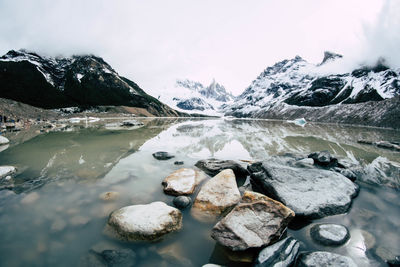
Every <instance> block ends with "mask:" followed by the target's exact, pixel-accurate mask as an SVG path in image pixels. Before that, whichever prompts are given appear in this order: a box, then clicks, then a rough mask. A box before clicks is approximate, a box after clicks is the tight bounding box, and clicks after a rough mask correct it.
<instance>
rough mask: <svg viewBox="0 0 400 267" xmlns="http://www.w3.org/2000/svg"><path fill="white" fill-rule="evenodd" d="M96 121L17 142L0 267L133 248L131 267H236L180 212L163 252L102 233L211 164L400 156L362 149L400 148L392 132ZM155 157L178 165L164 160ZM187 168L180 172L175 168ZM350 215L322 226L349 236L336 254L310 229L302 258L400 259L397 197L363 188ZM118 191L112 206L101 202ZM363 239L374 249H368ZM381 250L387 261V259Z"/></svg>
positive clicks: (0, 157) (1, 160)
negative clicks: (119, 213)
mask: <svg viewBox="0 0 400 267" xmlns="http://www.w3.org/2000/svg"><path fill="white" fill-rule="evenodd" d="M110 122H112V121H104V120H102V121H99V122H95V123H91V124H82V125H80V124H73V125H72V126H71V127H70V128H69V129H68V130H67V131H63V132H51V133H47V134H42V135H39V136H36V137H34V138H32V139H30V140H28V141H25V142H22V141H21V138H19V136H18V135H20V136H21V135H24V134H26V133H23V132H21V133H18V134H8V135H7V137H9V138H10V139H11V140H14V141H13V143H12V144H11V146H10V147H9V148H8V149H6V150H4V151H2V152H0V165H13V166H16V167H17V168H18V174H17V176H16V177H15V179H14V180H15V181H14V187H13V188H12V190H1V191H0V265H1V266H78V265H80V264H81V263H82V258H83V257H84V256H85V255H87V253H88V252H89V251H90V250H91V249H92V250H94V251H101V250H104V249H110V248H132V249H133V250H134V251H135V252H136V265H135V266H179V265H182V266H201V265H203V264H206V263H209V262H212V263H219V264H225V265H229V266H234V265H236V264H234V263H232V262H230V261H229V259H228V257H227V256H226V254H225V252H224V251H223V250H222V249H221V248H219V247H218V246H216V245H215V241H214V240H213V239H211V237H210V230H211V228H212V226H213V223H208V224H207V223H201V222H198V221H196V220H195V219H194V218H192V217H191V215H190V211H189V210H186V211H184V212H183V228H182V230H181V231H180V232H178V233H174V234H171V235H169V236H167V237H166V238H165V239H164V240H162V241H161V242H157V243H150V244H146V243H138V244H127V243H122V242H118V241H115V240H113V239H110V238H108V237H107V236H105V235H104V234H103V228H104V226H105V224H106V222H107V218H108V215H109V214H110V212H112V211H113V210H115V209H118V208H121V207H123V206H128V205H132V204H145V203H150V202H153V201H164V202H166V203H167V204H169V205H172V200H173V197H171V196H167V195H165V194H164V193H163V191H162V186H161V181H162V180H163V179H164V178H165V177H166V176H167V175H168V174H170V173H171V172H172V171H174V170H176V169H179V168H181V167H189V168H193V166H194V164H195V163H196V161H197V160H200V159H205V158H210V157H215V158H220V159H233V160H251V161H257V160H263V159H266V158H268V157H269V156H273V155H279V154H282V153H287V152H291V153H309V152H313V151H320V150H329V151H330V152H331V153H334V154H335V155H337V156H339V157H348V158H351V159H352V160H357V161H359V162H361V163H363V164H368V163H370V162H371V161H373V160H374V159H375V158H376V157H378V156H382V157H386V158H388V159H389V160H392V161H395V162H400V153H399V152H393V151H390V150H384V149H380V148H376V147H373V146H368V145H362V144H358V143H357V140H358V139H369V140H387V141H399V139H400V133H399V132H398V131H394V130H387V129H376V128H361V127H350V126H335V125H321V124H319V125H318V124H306V126H305V127H300V126H297V125H295V124H291V123H287V122H278V121H251V120H224V119H215V120H182V119H142V122H143V123H144V126H143V127H139V128H131V129H118V128H115V127H113V128H109V127H106V126H105V124H107V123H110ZM156 151H168V152H170V153H173V154H175V158H174V159H171V160H167V161H158V160H156V159H154V158H153V157H152V153H154V152H156ZM175 160H179V161H184V165H183V166H176V165H174V161H175ZM360 186H361V191H360V194H359V196H358V197H357V198H356V199H355V200H354V202H353V205H352V208H351V210H350V211H349V213H348V214H345V215H337V216H331V217H327V218H324V219H321V220H316V221H314V222H312V223H316V222H336V223H341V224H344V225H346V226H347V227H348V228H349V230H350V231H351V235H352V238H351V239H350V241H349V242H348V243H347V244H346V245H344V246H342V247H339V248H329V247H323V246H319V245H316V244H315V243H313V242H312V241H311V240H310V237H309V228H310V227H311V226H312V224H310V225H302V226H297V227H295V228H294V229H289V231H288V234H289V235H292V236H294V237H296V238H298V239H299V240H301V241H302V242H303V249H304V250H328V251H333V252H336V253H339V254H342V255H349V256H351V257H352V258H353V259H354V260H355V261H356V262H357V263H358V264H359V265H360V266H368V265H370V266H381V265H382V266H384V265H383V262H382V261H381V259H380V258H379V257H378V256H377V255H376V254H377V251H379V252H378V254H382V253H386V254H395V255H399V254H400V251H399V248H400V240H399V234H398V229H399V227H400V193H399V191H396V190H394V189H391V188H387V187H379V186H371V185H365V184H360ZM108 191H115V192H118V193H119V196H118V198H117V199H116V200H114V201H104V200H102V199H101V198H100V197H99V196H100V195H101V194H102V193H104V192H108ZM362 231H367V232H368V233H369V234H370V235H371V236H372V237H371V236H369V237H371V238H372V240H370V239H368V240H367V241H365V240H364V241H363V238H362V236H361V234H360V233H364V238H365V235H368V233H367V234H365V232H362ZM382 251H383V252H382Z"/></svg>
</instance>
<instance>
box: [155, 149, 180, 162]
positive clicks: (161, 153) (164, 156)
mask: <svg viewBox="0 0 400 267" xmlns="http://www.w3.org/2000/svg"><path fill="white" fill-rule="evenodd" d="M153 157H154V158H155V159H158V160H168V159H172V158H173V157H175V156H174V155H171V154H170V153H168V152H165V151H158V152H155V153H153Z"/></svg>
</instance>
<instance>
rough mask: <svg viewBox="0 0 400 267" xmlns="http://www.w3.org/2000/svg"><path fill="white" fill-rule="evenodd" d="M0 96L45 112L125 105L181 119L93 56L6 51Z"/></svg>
mask: <svg viewBox="0 0 400 267" xmlns="http://www.w3.org/2000/svg"><path fill="white" fill-rule="evenodd" d="M0 86H1V90H0V97H3V98H7V99H12V100H16V101H19V102H22V103H26V104H29V105H32V106H35V107H41V108H46V109H51V108H64V107H83V108H88V107H95V106H128V107H135V108H140V109H144V110H146V111H148V112H149V113H150V114H152V115H155V116H182V115H184V114H182V113H179V112H177V111H175V110H173V109H171V108H169V107H168V106H166V105H164V104H163V103H161V102H160V101H158V100H157V99H155V98H154V97H152V96H150V95H148V94H146V93H145V92H144V91H143V90H142V89H141V88H140V87H139V86H138V85H137V84H135V83H134V82H132V81H130V80H129V79H127V78H124V77H121V76H119V75H118V73H117V72H116V71H115V70H114V69H113V68H111V66H110V65H108V64H107V63H106V62H105V61H104V60H103V59H102V58H99V57H96V56H93V55H84V56H73V57H71V58H50V57H44V56H40V55H38V54H35V53H31V52H26V51H24V50H21V51H14V50H12V51H9V52H8V53H7V54H6V55H4V56H2V57H0Z"/></svg>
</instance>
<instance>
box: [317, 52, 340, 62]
mask: <svg viewBox="0 0 400 267" xmlns="http://www.w3.org/2000/svg"><path fill="white" fill-rule="evenodd" d="M342 57H343V56H342V55H340V54H337V53H334V52H330V51H325V52H324V59H323V60H322V62H321V63H320V65H322V64H325V63H326V62H327V61H333V60H335V59H337V58H342Z"/></svg>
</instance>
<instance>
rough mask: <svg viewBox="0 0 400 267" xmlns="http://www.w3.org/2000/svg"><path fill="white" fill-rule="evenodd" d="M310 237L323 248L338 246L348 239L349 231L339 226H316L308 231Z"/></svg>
mask: <svg viewBox="0 0 400 267" xmlns="http://www.w3.org/2000/svg"><path fill="white" fill-rule="evenodd" d="M310 234H311V237H312V238H313V239H314V240H315V241H316V242H317V243H319V244H322V245H325V246H340V245H343V244H344V243H346V242H347V240H349V238H350V234H349V230H348V229H347V228H346V227H345V226H343V225H339V224H316V225H314V226H313V227H311V229H310Z"/></svg>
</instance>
